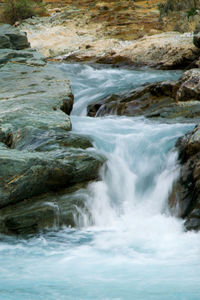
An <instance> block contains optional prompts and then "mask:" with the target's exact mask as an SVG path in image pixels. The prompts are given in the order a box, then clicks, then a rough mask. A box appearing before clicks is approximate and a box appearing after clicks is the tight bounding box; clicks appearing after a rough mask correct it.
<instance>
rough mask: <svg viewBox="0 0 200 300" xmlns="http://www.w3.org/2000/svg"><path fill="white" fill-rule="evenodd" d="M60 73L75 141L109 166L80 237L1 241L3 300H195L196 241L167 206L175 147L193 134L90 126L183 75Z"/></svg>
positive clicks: (128, 121) (76, 67) (199, 274)
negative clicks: (138, 90) (146, 88)
mask: <svg viewBox="0 0 200 300" xmlns="http://www.w3.org/2000/svg"><path fill="white" fill-rule="evenodd" d="M56 67H58V68H61V69H62V70H63V72H64V73H65V74H67V75H68V77H69V78H70V80H71V84H72V89H73V93H74V95H75V105H74V109H73V112H72V116H71V119H72V125H73V131H74V132H77V133H81V134H84V135H87V136H90V137H91V138H92V140H93V144H94V146H95V148H96V149H98V151H99V152H100V153H102V154H103V155H105V156H106V157H107V164H106V166H105V167H104V168H103V169H102V170H101V178H102V180H101V181H99V182H95V183H92V184H90V185H89V187H88V190H87V193H86V195H85V199H86V200H85V201H86V206H87V208H88V210H89V211H90V218H89V217H88V216H87V215H85V213H84V211H83V212H82V214H81V217H80V218H79V219H77V229H72V228H63V229H62V230H59V231H56V230H52V231H49V232H47V233H45V234H40V235H38V236H36V237H34V238H30V239H26V240H25V239H19V238H18V239H16V238H12V237H5V236H0V238H1V243H0V300H44V299H45V300H68V299H69V300H76V299H77V300H82V299H83V300H89V299H91V300H94V299H95V300H110V299H113V300H140V299H141V300H146V299H152V300H157V299H159V300H169V299H170V300H199V299H200V285H199V280H200V233H195V232H185V231H184V227H183V221H182V220H180V219H177V218H176V217H173V216H171V214H170V212H169V209H168V205H167V198H168V194H169V192H170V190H171V188H172V184H173V181H174V179H175V178H176V177H177V176H178V173H179V166H178V163H177V153H176V151H175V150H174V145H175V142H176V140H177V138H178V137H180V136H182V135H183V134H184V133H185V132H187V131H188V130H190V129H192V128H193V127H194V124H188V123H187V124H184V123H176V122H174V123H173V124H172V123H167V122H165V123H163V122H160V121H153V120H147V119H144V118H143V117H139V118H138V117H137V118H132V117H117V116H107V117H102V118H89V117H86V107H87V105H88V104H89V103H92V102H93V101H95V100H98V99H100V98H102V97H104V96H107V95H109V94H112V93H114V92H115V93H116V92H123V91H125V90H130V89H133V88H134V87H136V86H140V85H142V84H144V83H146V82H154V81H161V80H164V79H177V78H178V77H179V76H180V75H181V72H179V71H157V70H151V69H142V70H128V69H121V68H111V67H106V66H101V67H100V66H89V65H80V64H59V65H57V66H56ZM91 151H93V150H92V149H91Z"/></svg>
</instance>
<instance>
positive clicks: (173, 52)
mask: <svg viewBox="0 0 200 300" xmlns="http://www.w3.org/2000/svg"><path fill="white" fill-rule="evenodd" d="M124 2H125V1H123V4H124V5H127V9H129V7H130V3H129V4H128V3H124ZM129 2H130V1H129ZM132 2H133V1H132ZM148 3H149V1H148ZM81 5H82V4H80V6H81ZM109 5H111V7H112V8H111V9H109V10H108V14H109V15H110V16H109V18H108V20H107V21H105V19H104V17H105V11H104V16H101V22H99V23H97V19H98V18H99V17H97V16H96V17H94V18H92V15H94V12H91V13H90V11H89V9H88V7H87V10H86V11H84V14H83V11H82V10H80V11H79V12H78V15H77V11H76V12H72V14H71V15H70V18H68V17H65V19H64V20H63V18H61V15H60V14H56V15H55V16H54V19H53V20H52V19H51V18H42V19H37V20H36V19H34V24H33V25H32V23H31V22H33V20H32V19H31V20H26V21H25V22H24V23H22V25H21V29H22V30H25V31H26V32H27V35H28V38H29V40H30V41H31V45H32V47H34V48H36V49H38V50H39V51H41V53H42V54H43V55H44V56H45V57H49V58H54V59H55V58H56V59H58V60H59V59H60V60H66V61H69V62H74V61H78V62H88V61H89V62H96V63H106V64H117V65H124V64H125V65H127V64H128V65H130V64H131V65H133V66H144V65H146V66H151V67H156V68H160V69H180V68H181V69H184V68H186V67H188V66H190V65H191V63H193V62H194V61H195V60H196V59H197V58H198V57H199V49H197V48H196V47H195V45H194V44H193V35H192V34H182V33H179V32H177V31H172V29H171V31H170V32H163V33H160V31H159V30H158V27H159V26H158V24H157V25H155V24H156V22H157V21H158V16H157V21H156V20H155V19H152V18H151V17H149V21H148V22H147V20H146V17H147V16H146V17H145V20H143V21H144V24H143V25H142V26H141V28H139V27H138V22H140V21H141V18H140V17H139V18H138V19H135V17H132V15H131V14H127V15H124V14H123V15H122V12H120V11H121V10H122V6H121V5H122V4H121V3H120V4H118V3H117V4H116V3H115V4H114V3H110V4H109ZM116 5H117V6H118V5H119V11H118V12H117V14H118V13H119V14H120V15H119V19H118V18H114V16H113V15H112V10H115V9H116V7H115V6H116ZM131 5H133V6H135V5H134V4H133V3H131ZM140 5H145V6H147V7H148V5H150V6H151V5H152V4H146V2H145V3H143V4H140ZM154 5H155V3H154ZM146 9H148V10H149V7H148V8H146ZM154 11H155V10H154ZM101 13H102V12H100V15H101ZM106 14H107V12H106ZM140 14H141V12H140ZM134 15H135V13H134ZM77 16H78V17H77ZM61 19H62V20H61ZM77 19H78V20H79V22H78V23H77ZM130 19H131V20H130ZM186 19H187V18H186ZM88 20H89V21H88ZM136 20H137V25H136V24H135V25H134V26H133V27H132V25H133V23H134V22H135V21H136ZM138 20H139V21H138ZM176 21H177V20H176ZM35 22H36V24H35ZM88 22H90V27H88V25H87V23H88ZM151 24H152V25H153V27H154V28H151V26H150V25H151ZM142 28H143V29H142ZM152 30H153V35H152ZM165 30H166V29H165V28H164V31H165ZM147 32H148V34H150V36H147V35H145V33H147ZM155 33H156V34H155ZM55 37H56V38H55Z"/></svg>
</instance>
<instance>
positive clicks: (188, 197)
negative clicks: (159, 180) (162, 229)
mask: <svg viewBox="0 0 200 300" xmlns="http://www.w3.org/2000/svg"><path fill="white" fill-rule="evenodd" d="M176 147H177V149H178V152H179V160H180V164H181V169H180V175H179V177H178V179H177V180H176V182H175V183H174V186H173V190H172V193H171V195H170V197H169V204H170V207H171V209H172V211H174V213H175V214H176V215H178V216H179V217H181V218H184V219H185V227H186V229H187V230H200V125H197V126H196V127H195V128H194V130H193V131H192V132H189V133H188V134H186V135H185V136H183V137H182V138H180V139H179V140H178V141H177V143H176Z"/></svg>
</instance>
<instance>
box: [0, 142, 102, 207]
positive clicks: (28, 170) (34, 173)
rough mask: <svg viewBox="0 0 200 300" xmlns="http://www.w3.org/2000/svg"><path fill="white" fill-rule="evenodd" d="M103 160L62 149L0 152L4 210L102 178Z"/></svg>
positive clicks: (77, 151)
mask: <svg viewBox="0 0 200 300" xmlns="http://www.w3.org/2000/svg"><path fill="white" fill-rule="evenodd" d="M102 162H103V158H102V157H101V156H98V155H97V154H94V153H92V152H86V151H85V150H84V151H83V150H79V149H76V150H75V149H74V150H72V149H70V150H69V149H66V148H65V147H60V149H55V150H51V151H47V150H46V151H44V152H40V153H38V152H37V151H32V152H31V151H28V152H27V151H23V150H21V151H19V150H14V149H7V150H5V149H1V150H0V165H1V169H0V194H1V197H0V208H2V207H5V206H8V205H9V204H11V203H18V202H20V201H22V200H24V199H27V198H31V197H33V196H36V195H39V194H42V193H45V192H48V191H56V190H59V189H61V188H65V187H68V186H70V185H73V184H76V183H80V182H85V181H90V180H94V179H97V178H98V170H99V167H100V166H101V165H102Z"/></svg>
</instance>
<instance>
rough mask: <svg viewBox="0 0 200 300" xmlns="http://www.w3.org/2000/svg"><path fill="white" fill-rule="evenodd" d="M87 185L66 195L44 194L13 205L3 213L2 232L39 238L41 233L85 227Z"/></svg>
mask: <svg viewBox="0 0 200 300" xmlns="http://www.w3.org/2000/svg"><path fill="white" fill-rule="evenodd" d="M86 186H87V185H86V184H85V183H83V184H79V185H75V186H74V187H73V188H68V189H65V190H63V191H62V192H57V193H48V194H43V195H42V196H38V197H33V198H32V199H27V200H24V201H22V202H20V203H18V204H13V205H9V206H8V207H6V208H4V209H1V210H0V227H1V231H2V232H4V233H5V234H10V235H25V236H26V235H27V234H36V233H38V232H41V230H43V231H44V230H48V229H51V230H52V229H57V228H60V227H62V226H70V227H74V226H76V225H77V224H76V223H75V220H76V221H77V220H78V223H79V224H80V225H81V221H82V215H81V213H80V209H81V212H82V213H85V214H87V215H89V212H88V211H87V208H86V203H85V202H86V201H87V198H88V194H87V189H86Z"/></svg>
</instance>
